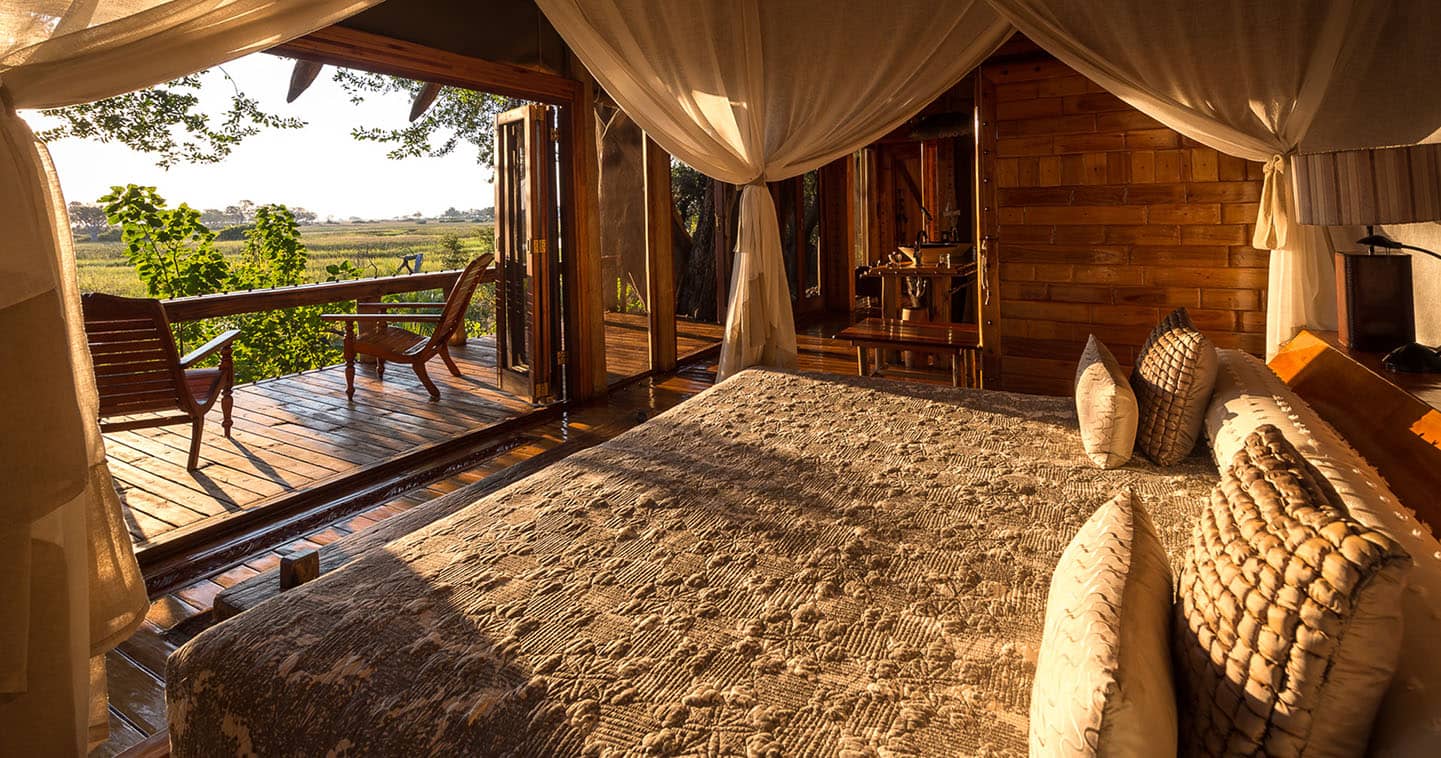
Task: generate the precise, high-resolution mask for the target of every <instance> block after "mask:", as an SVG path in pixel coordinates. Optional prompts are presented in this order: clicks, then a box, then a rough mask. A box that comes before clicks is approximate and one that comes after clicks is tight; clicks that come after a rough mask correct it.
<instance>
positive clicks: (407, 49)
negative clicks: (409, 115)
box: [266, 26, 580, 105]
mask: <svg viewBox="0 0 1441 758" xmlns="http://www.w3.org/2000/svg"><path fill="white" fill-rule="evenodd" d="M266 52H268V53H273V54H275V55H282V56H285V57H287V58H296V59H299V60H306V61H314V62H317V63H323V64H329V65H333V66H343V67H346V68H358V69H364V70H366V71H372V72H374V73H377V74H389V75H391V76H400V77H404V78H407V79H414V80H417V81H423V82H433V83H436V84H447V85H450V86H454V87H465V88H467V89H476V90H481V91H484V92H490V93H494V94H497V95H505V96H507V97H514V98H519V99H521V100H532V101H535V102H543V103H556V104H561V105H567V104H569V103H571V102H572V100H573V99H574V98H575V97H576V94H577V92H578V91H579V88H580V83H579V82H576V81H575V80H572V79H567V78H565V77H563V76H557V75H556V74H552V73H550V72H548V71H540V70H537V69H532V68H527V67H525V66H518V65H515V64H512V63H497V62H494V61H487V60H483V59H480V58H471V57H468V56H464V55H458V54H456V53H451V52H447V51H445V50H440V49H437V48H433V47H426V46H425V45H417V44H415V43H413V42H405V41H403V40H398V39H392V38H390V37H385V36H382V35H379V34H371V33H370V32H362V31H358V30H355V29H348V28H346V27H343V26H331V27H327V28H325V29H321V30H319V31H316V32H313V33H311V34H308V35H306V36H304V37H300V38H298V39H293V40H291V41H289V42H286V43H284V44H282V45H277V46H276V47H272V48H270V49H269V50H267V51H266Z"/></svg>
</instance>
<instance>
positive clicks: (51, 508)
mask: <svg viewBox="0 0 1441 758" xmlns="http://www.w3.org/2000/svg"><path fill="white" fill-rule="evenodd" d="M377 1H378V0H173V1H171V2H162V1H160V0H106V1H105V2H99V1H98V0H83V1H81V0H76V1H62V0H19V1H18V2H16V1H15V0H10V1H9V2H6V3H4V4H3V5H0V230H3V232H0V344H3V346H4V350H3V354H0V462H3V463H0V465H3V467H4V469H3V472H4V473H3V477H0V479H3V481H4V483H5V488H6V491H5V493H4V497H0V755H46V756H50V755H55V756H63V755H83V754H84V753H85V752H86V750H87V747H88V743H93V742H95V741H99V740H103V739H104V737H105V733H106V724H107V718H106V712H105V668H104V654H105V652H106V651H108V650H110V649H111V648H112V647H114V646H115V645H116V644H117V643H119V642H120V641H121V640H123V639H125V637H127V636H129V634H130V633H131V632H132V631H133V630H134V629H135V627H136V626H137V625H138V624H139V623H140V621H141V620H142V619H143V618H144V615H145V610H146V607H147V601H146V596H145V586H144V583H143V581H142V580H141V577H140V571H139V569H138V567H137V566H136V563H135V556H134V553H133V551H132V548H131V543H130V537H129V535H128V533H127V532H126V529H125V524H124V522H123V520H122V514H121V509H120V503H119V500H118V498H117V496H116V493H115V488H114V485H113V483H112V482H111V479H110V472H109V470H108V469H107V467H106V465H105V450H104V443H103V441H102V439H101V437H100V430H99V427H98V426H97V424H96V411H97V407H98V403H97V400H96V392H95V382H94V375H93V372H92V371H91V368H90V355H89V352H88V350H87V349H86V345H85V338H84V329H83V325H82V323H81V319H80V298H79V292H78V291H77V283H76V279H75V256H74V251H73V250H72V249H71V238H70V224H69V221H68V219H67V217H66V213H65V201H64V198H63V197H62V196H61V193H60V186H59V183H58V182H57V180H56V177H55V172H54V168H53V167H52V165H51V164H50V159H49V155H48V154H47V153H46V151H45V148H44V146H43V145H41V144H39V143H38V142H36V140H35V138H34V136H33V135H32V134H31V133H30V129H29V128H28V127H27V126H26V124H25V122H24V121H23V120H21V119H20V117H19V116H17V115H16V112H15V110H16V109H17V108H44V107H55V106H61V105H69V104H73V103H79V102H85V101H90V100H97V99H101V98H104V97H109V96H112V95H117V94H120V93H122V92H126V91H129V90H134V89H139V88H142V87H147V86H150V85H153V84H158V83H160V82H163V81H167V80H170V79H173V78H175V77H178V76H182V75H185V74H189V73H193V72H195V71H198V70H200V69H203V68H206V67H208V66H212V65H215V64H217V63H223V62H225V61H227V60H230V59H233V58H236V57H238V56H241V55H245V54H246V53H250V52H254V51H257V50H262V49H264V48H267V47H270V46H273V45H276V44H279V43H280V42H283V41H285V40H288V39H291V38H293V37H297V36H300V35H302V34H306V33H308V32H310V31H313V30H315V29H318V28H321V27H324V26H328V25H330V24H332V23H334V22H336V21H338V20H340V19H342V18H344V17H346V16H348V15H351V14H353V13H356V12H358V11H360V10H363V9H364V8H366V7H368V6H370V5H374V4H375V2H377Z"/></svg>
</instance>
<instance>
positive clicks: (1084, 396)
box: [1076, 334, 1138, 468]
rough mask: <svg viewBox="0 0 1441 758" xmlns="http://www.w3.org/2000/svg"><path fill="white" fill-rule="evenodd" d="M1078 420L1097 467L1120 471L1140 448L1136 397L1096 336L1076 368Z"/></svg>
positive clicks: (1083, 439) (1083, 438)
mask: <svg viewBox="0 0 1441 758" xmlns="http://www.w3.org/2000/svg"><path fill="white" fill-rule="evenodd" d="M1076 417H1077V419H1078V420H1079V422H1080V426H1081V445H1082V446H1083V447H1084V448H1085V449H1086V457H1088V458H1090V459H1091V460H1092V461H1094V462H1095V464H1096V465H1097V466H1100V467H1101V468H1116V467H1117V466H1122V465H1125V463H1126V461H1129V460H1131V451H1132V450H1134V449H1135V447H1136V423H1137V418H1138V411H1137V408H1136V393H1135V392H1133V391H1132V390H1131V385H1130V384H1129V383H1127V381H1126V375H1125V374H1124V373H1122V371H1121V364H1119V363H1117V362H1116V356H1114V355H1112V354H1111V351H1110V350H1108V349H1106V345H1105V344H1104V343H1102V342H1101V341H1100V340H1098V339H1096V336H1095V335H1094V334H1093V335H1091V338H1090V340H1088V341H1087V342H1086V349H1085V350H1084V351H1082V353H1081V362H1080V364H1079V365H1078V366H1076Z"/></svg>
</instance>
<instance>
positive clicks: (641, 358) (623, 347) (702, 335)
mask: <svg viewBox="0 0 1441 758" xmlns="http://www.w3.org/2000/svg"><path fill="white" fill-rule="evenodd" d="M649 329H650V321H649V317H648V316H646V315H645V314H643V313H606V314H605V368H606V374H607V376H608V378H609V381H610V383H611V384H616V383H617V382H622V381H625V380H626V379H628V378H630V377H632V376H635V375H636V374H639V373H641V372H643V371H646V370H648V369H649V368H650V331H649ZM723 332H724V329H723V328H722V327H721V325H720V324H707V323H703V322H699V321H684V320H680V319H677V320H676V325H675V348H676V351H675V352H676V355H677V356H680V357H681V358H685V357H686V356H689V355H692V354H694V353H696V352H697V351H700V350H704V349H706V348H708V347H711V346H713V345H717V344H719V343H720V341H721V335H722V333H723Z"/></svg>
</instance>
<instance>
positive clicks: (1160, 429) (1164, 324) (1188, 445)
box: [1131, 308, 1217, 466]
mask: <svg viewBox="0 0 1441 758" xmlns="http://www.w3.org/2000/svg"><path fill="white" fill-rule="evenodd" d="M1216 368H1217V362H1216V349H1215V347H1213V346H1212V345H1211V341H1210V340H1208V339H1206V335H1204V334H1201V332H1200V331H1199V330H1197V329H1196V327H1195V326H1193V325H1192V324H1191V318H1190V316H1188V315H1187V314H1186V309H1185V308H1178V309H1176V310H1175V311H1173V312H1172V313H1171V314H1170V315H1168V316H1166V318H1164V319H1162V320H1161V323H1159V324H1157V325H1156V328H1155V329H1153V330H1152V331H1151V336H1150V337H1149V338H1147V339H1146V344H1145V345H1142V346H1141V352H1140V353H1139V354H1137V356H1136V366H1135V368H1134V369H1133V370H1132V371H1131V388H1132V389H1134V390H1135V391H1136V402H1137V404H1138V405H1139V406H1140V423H1139V424H1138V426H1137V429H1136V445H1137V446H1138V447H1140V448H1141V452H1143V453H1145V454H1146V457H1147V458H1150V459H1151V460H1153V461H1155V462H1156V463H1157V464H1159V465H1162V466H1170V465H1172V464H1174V463H1179V462H1180V461H1181V459H1183V458H1185V457H1186V456H1187V455H1190V453H1191V450H1192V449H1193V448H1195V446H1196V439H1197V438H1198V437H1200V434H1201V424H1202V421H1203V420H1204V419H1205V415H1206V406H1207V404H1208V403H1209V402H1210V400H1211V389H1212V388H1213V387H1215V386H1216Z"/></svg>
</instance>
